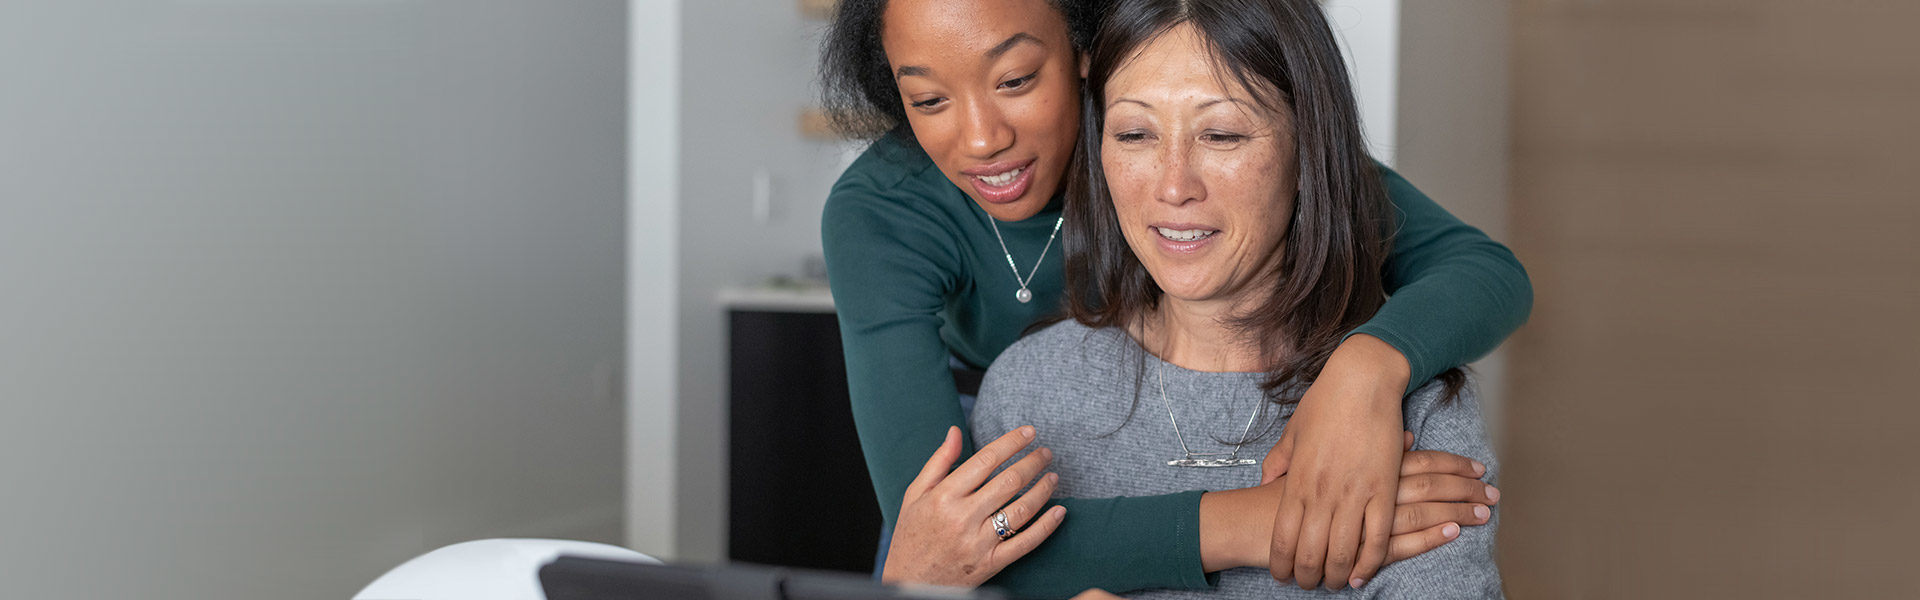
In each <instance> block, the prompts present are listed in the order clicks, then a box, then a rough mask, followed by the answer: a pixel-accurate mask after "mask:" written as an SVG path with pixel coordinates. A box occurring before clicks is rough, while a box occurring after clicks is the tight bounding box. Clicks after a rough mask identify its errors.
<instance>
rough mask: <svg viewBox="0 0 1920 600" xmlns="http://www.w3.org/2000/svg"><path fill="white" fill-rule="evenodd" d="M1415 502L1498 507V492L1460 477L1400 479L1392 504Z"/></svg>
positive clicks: (1474, 480) (1408, 477) (1477, 482)
mask: <svg viewBox="0 0 1920 600" xmlns="http://www.w3.org/2000/svg"><path fill="white" fill-rule="evenodd" d="M1415 502H1478V503H1481V504H1486V505H1489V506H1491V505H1494V504H1499V503H1500V490H1499V489H1498V488H1495V487H1493V486H1491V485H1487V484H1486V482H1483V481H1480V480H1478V479H1474V478H1471V477H1462V476H1459V475H1441V474H1435V473H1425V474H1421V475H1408V476H1405V477H1401V478H1400V493H1399V494H1398V495H1397V496H1396V499H1395V501H1394V504H1413V503H1415Z"/></svg>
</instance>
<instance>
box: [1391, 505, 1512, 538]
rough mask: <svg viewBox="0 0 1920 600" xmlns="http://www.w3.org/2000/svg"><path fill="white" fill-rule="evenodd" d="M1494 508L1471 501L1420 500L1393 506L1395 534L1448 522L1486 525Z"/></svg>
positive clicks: (1411, 531) (1491, 516) (1429, 527)
mask: <svg viewBox="0 0 1920 600" xmlns="http://www.w3.org/2000/svg"><path fill="white" fill-rule="evenodd" d="M1491 518H1493V509H1491V508H1488V507H1487V505H1485V504H1474V503H1469V502H1420V503H1416V504H1402V505H1400V506H1396V507H1394V508H1393V534H1394V535H1404V534H1408V533H1413V532H1415V531H1420V530H1422V529H1431V528H1434V527H1439V526H1441V525H1445V524H1447V523H1459V524H1461V525H1485V524H1487V521H1488V520H1489V519H1491Z"/></svg>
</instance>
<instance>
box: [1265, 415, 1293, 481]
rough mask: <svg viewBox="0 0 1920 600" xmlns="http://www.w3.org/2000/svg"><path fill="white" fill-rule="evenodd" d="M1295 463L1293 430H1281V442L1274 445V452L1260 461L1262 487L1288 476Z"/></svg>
mask: <svg viewBox="0 0 1920 600" xmlns="http://www.w3.org/2000/svg"><path fill="white" fill-rule="evenodd" d="M1292 462H1293V430H1292V429H1281V430H1280V441H1278V442H1275V443H1274V444H1273V450H1271V451H1268V452H1267V457H1266V458H1265V459H1262V460H1261V461H1260V485H1266V484H1269V483H1273V480H1275V479H1278V478H1279V477H1280V476H1281V475H1285V474H1287V468H1288V467H1290V466H1292V464H1291V463H1292Z"/></svg>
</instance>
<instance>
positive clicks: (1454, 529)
mask: <svg viewBox="0 0 1920 600" xmlns="http://www.w3.org/2000/svg"><path fill="white" fill-rule="evenodd" d="M1440 535H1444V536H1447V539H1453V538H1457V537H1460V526H1459V525H1455V524H1452V523H1448V524H1447V526H1446V527H1441V528H1440Z"/></svg>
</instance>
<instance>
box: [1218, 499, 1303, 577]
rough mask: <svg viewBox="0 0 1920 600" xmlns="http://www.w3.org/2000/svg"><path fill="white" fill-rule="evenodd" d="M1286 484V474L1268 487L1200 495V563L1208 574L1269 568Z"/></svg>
mask: <svg viewBox="0 0 1920 600" xmlns="http://www.w3.org/2000/svg"><path fill="white" fill-rule="evenodd" d="M1285 481H1286V476H1284V475H1282V476H1281V477H1280V478H1279V479H1276V480H1274V481H1273V482H1272V483H1268V484H1266V485H1262V486H1257V487H1250V488H1241V489H1235V490H1222V491H1217V492H1207V493H1205V494H1202V495H1201V496H1200V563H1201V566H1202V567H1203V568H1204V569H1205V570H1206V571H1207V572H1209V573H1212V572H1216V571H1224V570H1227V569H1232V568H1236V567H1260V568H1266V566H1267V557H1268V556H1269V555H1271V553H1272V550H1273V515H1274V514H1275V513H1277V512H1279V507H1280V489H1281V487H1280V486H1281V484H1282V483H1283V482H1285Z"/></svg>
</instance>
